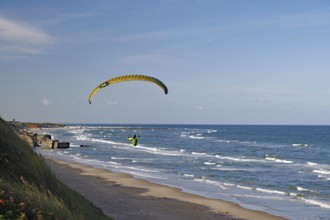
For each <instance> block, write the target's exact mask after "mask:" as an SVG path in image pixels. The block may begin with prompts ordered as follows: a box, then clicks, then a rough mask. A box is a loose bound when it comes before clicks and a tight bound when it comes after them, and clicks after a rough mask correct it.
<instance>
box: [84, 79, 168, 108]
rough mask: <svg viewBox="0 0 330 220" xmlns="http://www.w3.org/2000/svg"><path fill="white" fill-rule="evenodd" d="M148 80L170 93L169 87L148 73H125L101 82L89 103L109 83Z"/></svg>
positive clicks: (91, 95) (90, 102) (90, 97)
mask: <svg viewBox="0 0 330 220" xmlns="http://www.w3.org/2000/svg"><path fill="white" fill-rule="evenodd" d="M136 80H137V81H147V82H152V83H155V84H156V85H158V86H159V87H160V88H161V89H163V90H164V93H165V94H167V93H168V89H167V87H166V85H165V84H164V83H163V82H161V81H160V80H159V79H156V78H154V77H151V76H146V75H125V76H118V77H114V78H112V79H109V80H107V81H105V82H103V83H101V84H100V85H98V86H97V87H96V88H95V89H94V90H93V91H92V93H91V94H90V96H89V98H88V101H89V104H92V99H93V97H94V95H95V94H96V93H97V92H98V91H99V90H100V89H102V88H104V87H107V86H109V85H112V84H115V83H120V82H125V81H136Z"/></svg>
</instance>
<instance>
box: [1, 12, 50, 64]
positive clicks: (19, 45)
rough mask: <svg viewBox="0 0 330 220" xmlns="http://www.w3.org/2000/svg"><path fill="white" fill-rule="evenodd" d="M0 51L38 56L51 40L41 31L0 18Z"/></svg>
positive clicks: (9, 54) (25, 24)
mask: <svg viewBox="0 0 330 220" xmlns="http://www.w3.org/2000/svg"><path fill="white" fill-rule="evenodd" d="M0 42H1V43H0V51H1V52H2V56H1V57H2V58H4V57H5V56H4V54H7V56H12V55H13V54H19V55H22V54H23V55H24V54H39V53H42V52H43V50H44V47H45V46H46V45H48V44H50V43H51V42H52V38H51V37H50V36H49V35H48V34H47V33H46V32H44V31H42V30H41V29H39V28H37V27H34V26H32V25H29V24H27V23H23V22H19V21H14V20H10V19H7V18H5V17H2V16H0Z"/></svg>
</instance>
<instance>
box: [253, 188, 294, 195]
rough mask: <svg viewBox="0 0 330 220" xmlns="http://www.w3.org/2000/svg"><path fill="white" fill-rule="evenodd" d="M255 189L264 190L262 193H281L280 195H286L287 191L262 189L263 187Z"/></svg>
mask: <svg viewBox="0 0 330 220" xmlns="http://www.w3.org/2000/svg"><path fill="white" fill-rule="evenodd" d="M256 191H259V192H264V193H271V194H281V195H287V194H288V193H286V192H282V191H278V190H271V189H263V188H256Z"/></svg>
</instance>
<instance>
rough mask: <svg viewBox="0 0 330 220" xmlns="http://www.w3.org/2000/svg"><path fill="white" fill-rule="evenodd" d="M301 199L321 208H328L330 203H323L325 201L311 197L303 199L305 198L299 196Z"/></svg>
mask: <svg viewBox="0 0 330 220" xmlns="http://www.w3.org/2000/svg"><path fill="white" fill-rule="evenodd" d="M301 199H302V200H303V201H304V202H306V203H309V204H312V205H317V206H320V207H322V208H326V209H330V203H325V202H321V201H317V200H313V199H305V198H301Z"/></svg>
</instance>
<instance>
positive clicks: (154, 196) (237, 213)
mask: <svg viewBox="0 0 330 220" xmlns="http://www.w3.org/2000/svg"><path fill="white" fill-rule="evenodd" d="M46 162H47V163H48V164H49V166H50V167H51V169H52V170H53V172H54V173H55V175H56V177H57V178H58V179H59V180H61V181H62V182H63V183H65V184H66V185H67V186H69V187H71V188H72V189H74V190H76V191H77V192H79V193H80V194H82V195H83V196H85V197H86V198H87V199H88V200H90V201H92V202H93V203H94V204H95V205H96V206H98V207H100V208H101V209H102V210H103V212H104V213H105V214H106V215H108V216H110V217H112V218H114V219H115V220H140V219H141V220H142V219H143V220H149V219H150V220H156V219H157V220H169V219H171V220H181V219H184V220H185V219H189V220H197V219H203V220H208V219H209V220H213V219H218V220H219V219H224V220H234V219H251V220H261V219H264V220H276V219H285V218H281V217H277V216H273V215H270V214H267V213H264V212H260V211H253V210H248V209H245V208H242V207H240V206H239V205H237V204H234V203H230V202H225V201H222V200H218V199H209V198H204V197H202V196H198V195H193V194H189V193H185V192H182V191H181V190H180V189H177V188H172V187H168V186H163V185H159V184H154V183H150V182H148V181H146V180H142V179H137V178H134V177H132V176H130V175H127V174H121V173H114V172H110V171H109V170H103V169H96V168H93V167H89V166H85V165H81V164H76V163H69V162H66V161H60V160H55V159H51V158H46Z"/></svg>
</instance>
